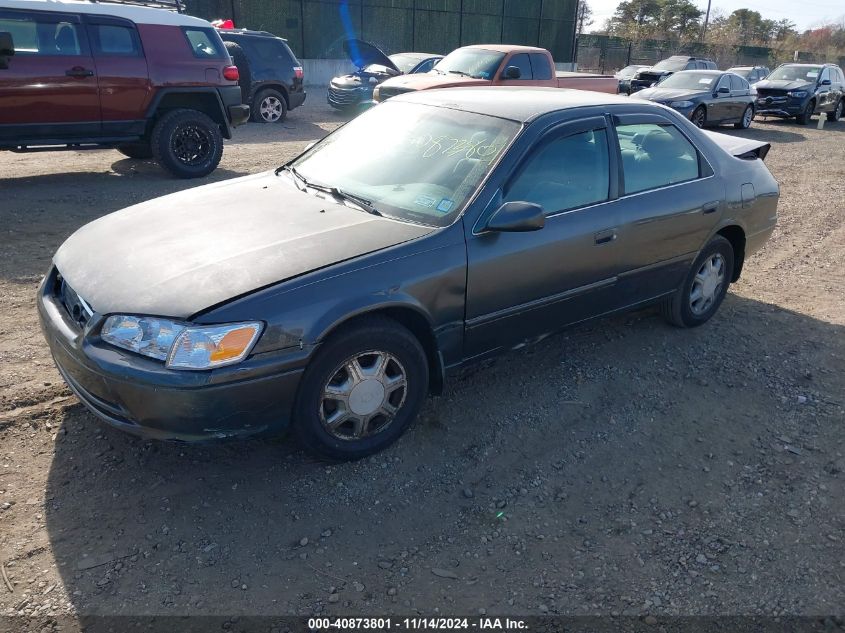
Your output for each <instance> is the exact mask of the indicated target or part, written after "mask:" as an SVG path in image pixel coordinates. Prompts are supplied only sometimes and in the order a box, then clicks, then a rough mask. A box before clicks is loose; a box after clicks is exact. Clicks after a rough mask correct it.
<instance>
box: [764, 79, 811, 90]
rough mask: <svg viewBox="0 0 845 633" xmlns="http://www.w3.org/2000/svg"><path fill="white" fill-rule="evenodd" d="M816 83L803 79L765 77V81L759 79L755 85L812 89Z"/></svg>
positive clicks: (769, 87)
mask: <svg viewBox="0 0 845 633" xmlns="http://www.w3.org/2000/svg"><path fill="white" fill-rule="evenodd" d="M813 86H814V84H811V83H809V82H806V81H802V80H800V79H794V80H792V81H788V80H786V79H775V80H771V79H764V80H763V81H758V82H757V83H756V84H754V87H755V88H757V89H758V90H759V89H761V88H762V89H763V90H799V89H801V88H804V89H806V90H812V89H813Z"/></svg>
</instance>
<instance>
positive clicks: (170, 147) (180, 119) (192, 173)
mask: <svg viewBox="0 0 845 633" xmlns="http://www.w3.org/2000/svg"><path fill="white" fill-rule="evenodd" d="M151 144H152V149H153V155H154V156H155V159H156V160H157V161H158V163H159V164H160V165H161V166H162V167H164V168H165V169H167V170H168V171H169V172H170V173H172V174H173V175H174V176H177V177H179V178H200V177H202V176H207V175H208V174H210V173H211V172H212V171H214V169H215V168H216V167H217V165H218V164H219V163H220V159H221V158H222V157H223V135H222V134H220V128H219V127H218V126H217V124H216V123H215V122H214V121H212V120H211V118H210V117H209V116H208V115H206V114H204V113H203V112H199V111H198V110H186V109H179V110H171V111H170V112H167V113H166V114H164V115H163V116H162V117H161V118H160V119H159V120H158V121H157V122H156V124H155V127H153V133H152V142H151Z"/></svg>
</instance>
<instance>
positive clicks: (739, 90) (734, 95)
mask: <svg viewBox="0 0 845 633" xmlns="http://www.w3.org/2000/svg"><path fill="white" fill-rule="evenodd" d="M729 77H730V83H731V105H730V112H731V115H730V117H731V118H732V119H740V118H742V114H743V113H744V112H745V108H746V106H747V105H748V104H749V103H751V98H750V94H751V86H749V85H748V82H747V81H745V79H743V78H742V77H740V76H739V75H733V74H732V75H730V76H729Z"/></svg>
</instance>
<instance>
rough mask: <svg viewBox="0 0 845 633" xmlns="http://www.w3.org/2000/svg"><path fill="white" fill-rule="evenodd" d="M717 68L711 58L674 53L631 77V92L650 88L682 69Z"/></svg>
mask: <svg viewBox="0 0 845 633" xmlns="http://www.w3.org/2000/svg"><path fill="white" fill-rule="evenodd" d="M716 68H717V67H716V63H715V62H713V61H712V60H709V59H701V58H699V57H687V56H686V55H673V56H672V57H667V58H666V59H664V60H661V61H659V62H657V63H656V64H655V65H654V66H651V67H650V68H644V69H643V70H641V71H639V72H638V73H637V74H636V75H634V78H633V79H631V92H637V91H638V90H643V89H644V88H650V87H651V86H652V85H654V84H657V83H660V82H661V81H663V80H664V79H666V77H669V76H670V75H672V73H677V72H680V71H682V70H716Z"/></svg>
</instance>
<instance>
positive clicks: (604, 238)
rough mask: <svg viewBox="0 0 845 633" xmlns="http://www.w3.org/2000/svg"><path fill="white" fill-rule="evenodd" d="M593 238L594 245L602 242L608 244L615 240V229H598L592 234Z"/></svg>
mask: <svg viewBox="0 0 845 633" xmlns="http://www.w3.org/2000/svg"><path fill="white" fill-rule="evenodd" d="M593 239H595V242H596V246H601V245H602V244H610V243H611V242H615V241H616V229H608V230H606V231H599V232H598V233H596V234H595V235H594V236H593Z"/></svg>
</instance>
